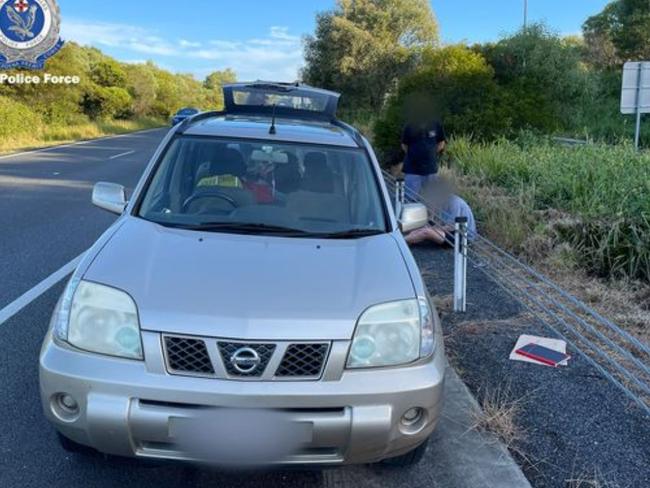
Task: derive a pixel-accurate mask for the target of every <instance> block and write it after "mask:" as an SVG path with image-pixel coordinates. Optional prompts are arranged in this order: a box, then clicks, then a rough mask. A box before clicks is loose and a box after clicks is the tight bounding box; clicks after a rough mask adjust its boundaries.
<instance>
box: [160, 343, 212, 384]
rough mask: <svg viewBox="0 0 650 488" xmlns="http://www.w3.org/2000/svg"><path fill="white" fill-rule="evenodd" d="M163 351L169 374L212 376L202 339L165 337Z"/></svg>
mask: <svg viewBox="0 0 650 488" xmlns="http://www.w3.org/2000/svg"><path fill="white" fill-rule="evenodd" d="M165 350H166V351H167V354H166V356H167V368H168V370H169V372H170V373H182V374H205V375H213V374H214V368H213V367H212V361H210V356H209V354H208V349H207V347H206V345H205V342H204V341H203V340H202V339H192V338H189V337H174V336H171V337H170V336H165Z"/></svg>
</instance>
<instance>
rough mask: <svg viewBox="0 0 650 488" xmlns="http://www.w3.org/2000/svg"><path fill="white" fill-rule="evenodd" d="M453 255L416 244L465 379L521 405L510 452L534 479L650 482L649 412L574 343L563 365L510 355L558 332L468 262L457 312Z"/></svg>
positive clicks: (543, 482)
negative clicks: (463, 308) (524, 338)
mask: <svg viewBox="0 0 650 488" xmlns="http://www.w3.org/2000/svg"><path fill="white" fill-rule="evenodd" d="M452 252H453V251H451V250H449V249H440V248H434V247H428V246H424V247H416V248H414V249H413V254H414V256H415V258H416V260H417V261H418V264H419V265H420V269H421V271H422V275H423V277H424V279H425V281H426V283H427V285H428V287H429V290H430V292H431V294H432V296H435V297H436V300H438V301H439V302H441V303H442V306H440V307H439V308H440V313H441V317H442V322H443V328H444V332H445V336H446V345H447V352H448V355H449V357H450V361H451V362H452V364H453V365H454V367H455V368H456V369H457V371H458V373H459V374H460V376H461V377H462V379H463V380H464V381H465V382H466V383H467V385H468V386H469V388H470V390H471V391H472V393H474V395H475V396H476V397H477V398H478V399H479V401H480V400H481V398H482V397H483V396H484V395H485V394H486V393H487V392H493V391H494V390H495V389H498V390H500V391H501V392H502V394H506V395H507V396H508V397H509V398H510V399H511V400H512V401H517V402H518V403H519V406H520V414H519V415H518V418H517V422H518V424H519V426H520V427H521V428H522V429H523V430H524V435H523V438H522V440H520V441H518V442H515V443H514V444H513V445H512V446H510V449H511V452H512V453H513V455H514V457H515V458H516V459H517V461H518V462H519V463H520V464H521V466H522V469H523V470H524V472H525V474H526V476H527V477H528V479H529V480H530V482H531V484H532V485H533V486H535V487H566V486H582V487H586V486H620V487H627V486H629V487H644V486H648V487H650V418H649V417H648V416H647V415H646V414H645V413H644V412H643V411H642V410H641V409H639V408H638V407H637V406H636V405H635V404H634V403H631V402H630V401H629V400H628V399H627V398H626V397H625V396H624V395H623V393H622V392H621V391H620V390H619V389H618V388H617V387H616V386H614V385H613V384H611V383H610V382H608V381H607V380H606V379H605V378H603V377H602V376H601V375H600V374H599V373H598V371H597V370H596V369H595V368H593V366H591V365H590V364H589V363H587V362H586V361H585V360H584V359H583V358H582V357H581V356H580V355H579V354H577V352H576V351H572V350H571V349H570V347H569V348H568V349H567V353H569V354H570V355H571V356H572V359H571V360H570V361H569V366H568V367H564V368H550V367H545V366H538V365H534V364H528V363H523V362H519V361H510V360H509V359H508V355H509V353H510V351H511V350H512V347H513V346H514V344H515V342H516V340H517V338H518V337H519V335H520V334H533V335H540V336H546V337H556V336H555V335H554V334H553V332H552V331H551V330H550V328H548V327H547V326H545V325H544V324H543V323H541V322H540V321H538V320H536V319H535V318H534V317H531V316H530V315H529V314H527V313H526V312H527V311H526V310H525V309H524V308H523V307H522V306H521V305H520V304H519V303H518V302H516V301H514V300H513V299H512V298H511V297H510V296H509V295H508V294H507V293H505V292H504V291H503V290H501V288H499V286H498V284H496V283H495V282H494V281H493V280H492V279H491V278H490V277H489V276H488V275H487V274H486V270H484V269H480V268H475V267H473V266H472V265H470V266H469V269H468V295H467V312H466V313H464V314H455V313H453V312H451V310H450V308H449V306H448V304H449V302H450V300H449V298H450V295H451V293H452V291H453V257H452Z"/></svg>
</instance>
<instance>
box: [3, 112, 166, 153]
mask: <svg viewBox="0 0 650 488" xmlns="http://www.w3.org/2000/svg"><path fill="white" fill-rule="evenodd" d="M162 125H164V123H163V122H161V121H160V120H157V119H153V118H139V119H134V120H108V121H95V122H85V123H81V124H74V125H69V126H45V127H43V128H42V129H40V130H37V131H34V132H29V131H21V133H20V134H19V135H17V136H15V137H13V136H12V137H11V138H3V139H0V153H9V152H14V151H20V150H26V149H32V148H37V147H45V146H52V145H57V144H64V143H67V142H74V141H80V140H85V139H94V138H97V137H104V136H109V135H116V134H124V133H128V132H134V131H138V130H144V129H153V128H155V127H161V126H162Z"/></svg>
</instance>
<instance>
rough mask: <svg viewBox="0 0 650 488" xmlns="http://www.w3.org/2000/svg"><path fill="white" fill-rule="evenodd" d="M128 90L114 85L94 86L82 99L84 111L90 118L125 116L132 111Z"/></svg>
mask: <svg viewBox="0 0 650 488" xmlns="http://www.w3.org/2000/svg"><path fill="white" fill-rule="evenodd" d="M131 106H132V99H131V95H130V94H129V92H127V91H126V90H125V89H124V88H118V87H116V86H109V87H103V86H94V87H93V88H92V89H91V90H89V91H88V92H87V93H86V94H85V96H84V100H83V107H84V112H85V113H86V114H87V115H88V116H89V117H90V118H91V119H109V118H118V119H120V118H127V117H128V116H129V115H131V113H132V108H131Z"/></svg>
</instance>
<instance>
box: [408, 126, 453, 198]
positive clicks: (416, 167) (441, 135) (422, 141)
mask: <svg viewBox="0 0 650 488" xmlns="http://www.w3.org/2000/svg"><path fill="white" fill-rule="evenodd" d="M446 142H447V138H446V136H445V130H444V128H443V127H442V124H440V122H437V121H429V122H415V123H408V124H406V126H405V127H404V131H403V132H402V149H403V150H404V152H405V153H406V157H405V158H404V169H403V171H404V182H405V184H406V188H407V190H409V191H410V192H413V193H418V194H419V193H420V190H421V189H422V187H423V186H425V185H426V184H427V183H429V182H430V181H431V180H433V179H435V177H436V175H437V174H438V156H439V155H440V153H442V152H443V151H444V150H445V145H446Z"/></svg>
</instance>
